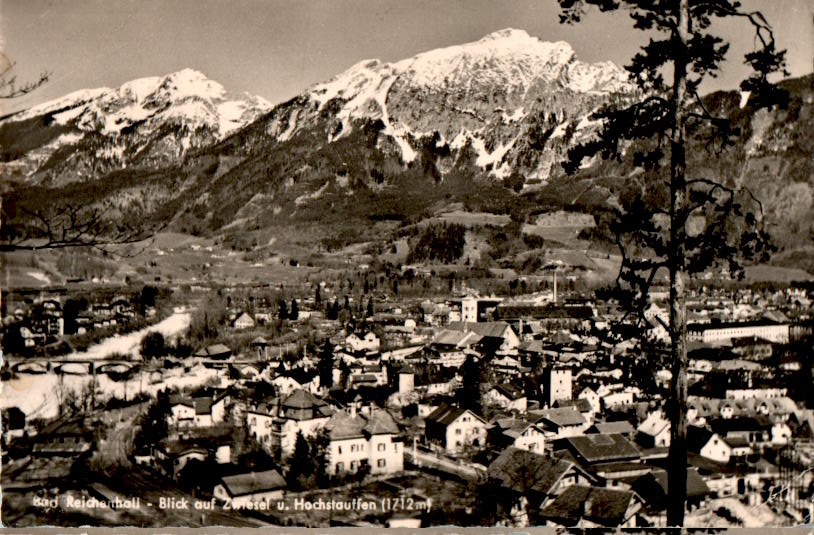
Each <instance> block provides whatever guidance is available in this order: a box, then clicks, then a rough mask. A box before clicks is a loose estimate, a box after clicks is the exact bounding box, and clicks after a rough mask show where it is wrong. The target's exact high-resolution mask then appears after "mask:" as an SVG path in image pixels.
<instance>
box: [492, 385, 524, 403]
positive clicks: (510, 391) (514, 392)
mask: <svg viewBox="0 0 814 535" xmlns="http://www.w3.org/2000/svg"><path fill="white" fill-rule="evenodd" d="M494 389H495V390H497V391H498V392H499V393H500V394H502V395H503V396H505V397H507V398H508V399H511V400H516V399H521V398H524V397H526V394H524V393H523V391H522V390H521V389H519V388H517V387H516V386H514V385H513V384H511V383H503V384H499V385H496V386H495V387H494Z"/></svg>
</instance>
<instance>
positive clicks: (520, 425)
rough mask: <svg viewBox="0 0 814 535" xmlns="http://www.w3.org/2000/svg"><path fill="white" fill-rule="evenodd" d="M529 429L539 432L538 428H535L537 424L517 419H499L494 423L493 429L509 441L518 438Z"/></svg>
mask: <svg viewBox="0 0 814 535" xmlns="http://www.w3.org/2000/svg"><path fill="white" fill-rule="evenodd" d="M529 427H534V428H535V429H538V430H540V429H539V427H537V424H534V423H531V422H528V421H526V420H521V419H519V418H500V419H498V420H496V421H495V423H494V428H495V429H496V430H498V431H499V432H501V433H502V434H504V435H506V436H507V437H509V438H511V439H516V438H518V437H519V436H521V435H522V434H523V433H524V432H525V431H526V429H528V428H529Z"/></svg>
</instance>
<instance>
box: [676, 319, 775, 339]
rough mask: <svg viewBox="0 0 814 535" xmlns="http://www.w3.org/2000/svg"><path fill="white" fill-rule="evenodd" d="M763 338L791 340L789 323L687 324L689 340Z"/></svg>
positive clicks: (767, 320) (756, 321) (765, 321)
mask: <svg viewBox="0 0 814 535" xmlns="http://www.w3.org/2000/svg"><path fill="white" fill-rule="evenodd" d="M755 337H756V338H762V339H764V340H768V341H770V342H774V343H776V344H785V343H788V341H789V324H788V323H780V322H776V321H773V320H770V319H761V320H755V321H738V322H710V323H691V324H689V325H687V338H688V340H700V341H702V342H704V343H707V344H714V343H721V342H725V341H727V340H732V339H733V338H755Z"/></svg>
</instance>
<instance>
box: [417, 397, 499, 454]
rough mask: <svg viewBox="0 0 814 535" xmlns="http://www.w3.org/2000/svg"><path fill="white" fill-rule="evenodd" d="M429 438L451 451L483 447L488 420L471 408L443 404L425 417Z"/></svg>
mask: <svg viewBox="0 0 814 535" xmlns="http://www.w3.org/2000/svg"><path fill="white" fill-rule="evenodd" d="M425 424H426V428H425V435H426V437H427V440H429V441H430V442H435V443H437V444H440V445H441V446H442V447H443V448H444V449H446V450H447V452H449V453H459V452H461V451H462V450H463V449H464V448H467V447H472V448H476V449H479V448H482V447H483V446H484V445H485V443H486V428H487V426H488V424H487V423H486V420H484V419H483V418H481V417H480V416H478V415H477V414H475V413H474V412H472V411H471V410H469V409H462V408H460V407H454V406H449V405H441V406H440V407H438V408H437V409H435V410H434V411H433V412H432V413H430V414H429V415H428V416H427V418H426V419H425Z"/></svg>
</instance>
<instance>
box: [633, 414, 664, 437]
mask: <svg viewBox="0 0 814 535" xmlns="http://www.w3.org/2000/svg"><path fill="white" fill-rule="evenodd" d="M665 429H668V430H669V429H670V422H669V420H667V418H666V417H665V415H664V412H662V411H655V412H651V413H650V414H649V415H648V416H647V418H645V420H644V421H643V422H642V423H641V424H640V425H639V427H638V429H637V431H638V432H639V433H643V434H645V435H649V436H651V437H655V436H657V435H658V434H659V433H661V432H663V431H664V430H665Z"/></svg>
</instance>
